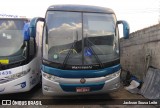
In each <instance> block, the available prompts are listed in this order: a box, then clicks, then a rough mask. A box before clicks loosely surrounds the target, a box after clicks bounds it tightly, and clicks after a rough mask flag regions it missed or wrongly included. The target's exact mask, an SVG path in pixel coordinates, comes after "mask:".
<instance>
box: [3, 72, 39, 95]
mask: <svg viewBox="0 0 160 108" xmlns="http://www.w3.org/2000/svg"><path fill="white" fill-rule="evenodd" d="M38 76H39V75H38V74H35V75H33V74H32V73H31V72H29V73H28V74H26V75H25V76H22V77H20V78H17V79H14V80H12V81H8V82H4V83H1V84H0V94H9V93H19V92H26V91H29V90H31V89H32V88H33V87H34V86H35V85H36V84H37V83H38V82H39V80H40V78H38Z"/></svg>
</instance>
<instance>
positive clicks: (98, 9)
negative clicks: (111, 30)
mask: <svg viewBox="0 0 160 108" xmlns="http://www.w3.org/2000/svg"><path fill="white" fill-rule="evenodd" d="M47 10H48V11H72V12H94V13H108V14H114V12H113V10H112V9H110V8H105V7H99V6H88V5H52V6H50V7H49V8H48V9H47Z"/></svg>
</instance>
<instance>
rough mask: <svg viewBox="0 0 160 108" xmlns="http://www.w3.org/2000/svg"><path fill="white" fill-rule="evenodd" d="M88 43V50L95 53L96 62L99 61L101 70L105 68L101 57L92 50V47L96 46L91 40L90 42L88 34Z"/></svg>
mask: <svg viewBox="0 0 160 108" xmlns="http://www.w3.org/2000/svg"><path fill="white" fill-rule="evenodd" d="M86 42H87V46H88V48H89V49H90V50H91V51H92V52H93V54H94V56H95V58H96V60H97V61H98V62H99V64H100V66H101V68H103V67H104V66H103V63H102V62H101V60H100V59H99V57H98V55H97V54H96V52H95V51H94V50H93V48H92V46H91V45H93V46H94V44H93V43H92V42H90V40H89V39H88V37H87V34H86Z"/></svg>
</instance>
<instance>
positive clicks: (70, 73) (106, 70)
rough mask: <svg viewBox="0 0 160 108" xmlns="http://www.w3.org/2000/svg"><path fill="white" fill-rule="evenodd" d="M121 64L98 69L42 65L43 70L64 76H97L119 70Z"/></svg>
mask: <svg viewBox="0 0 160 108" xmlns="http://www.w3.org/2000/svg"><path fill="white" fill-rule="evenodd" d="M120 68H121V66H120V64H118V65H115V66H112V67H108V68H104V69H98V70H62V69H57V68H53V67H48V66H45V65H42V71H43V72H45V73H48V74H51V75H55V76H57V77H62V78H96V77H102V76H106V75H109V74H112V73H114V72H117V71H119V70H120Z"/></svg>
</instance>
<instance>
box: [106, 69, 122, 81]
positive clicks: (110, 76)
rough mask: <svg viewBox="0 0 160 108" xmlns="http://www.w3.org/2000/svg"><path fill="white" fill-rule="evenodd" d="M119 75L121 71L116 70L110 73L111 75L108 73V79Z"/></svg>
mask: <svg viewBox="0 0 160 108" xmlns="http://www.w3.org/2000/svg"><path fill="white" fill-rule="evenodd" d="M119 75H120V71H118V72H115V73H113V74H110V75H107V76H106V78H107V80H110V79H112V78H115V77H118V76H119Z"/></svg>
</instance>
